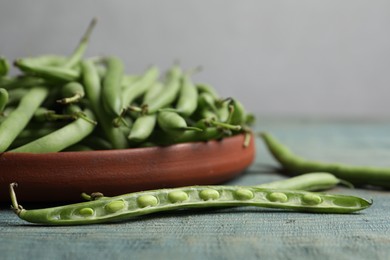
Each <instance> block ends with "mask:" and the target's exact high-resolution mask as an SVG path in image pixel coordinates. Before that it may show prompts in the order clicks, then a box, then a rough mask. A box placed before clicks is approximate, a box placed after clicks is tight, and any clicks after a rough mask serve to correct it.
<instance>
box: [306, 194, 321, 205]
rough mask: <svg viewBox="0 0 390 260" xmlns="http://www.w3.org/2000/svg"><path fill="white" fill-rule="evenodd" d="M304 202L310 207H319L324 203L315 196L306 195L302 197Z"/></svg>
mask: <svg viewBox="0 0 390 260" xmlns="http://www.w3.org/2000/svg"><path fill="white" fill-rule="evenodd" d="M302 202H303V203H305V204H308V205H318V204H320V203H321V202H322V199H321V197H320V196H318V195H315V194H305V195H303V196H302Z"/></svg>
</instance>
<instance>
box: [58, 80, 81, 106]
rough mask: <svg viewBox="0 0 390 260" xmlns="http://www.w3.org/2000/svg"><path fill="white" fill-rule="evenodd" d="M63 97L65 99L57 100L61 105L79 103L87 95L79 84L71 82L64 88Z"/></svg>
mask: <svg viewBox="0 0 390 260" xmlns="http://www.w3.org/2000/svg"><path fill="white" fill-rule="evenodd" d="M61 95H62V96H63V97H64V98H62V99H59V100H57V102H58V103H60V104H69V103H74V102H78V101H80V99H82V98H83V97H84V95H85V92H84V87H83V85H81V84H80V83H78V82H74V81H72V82H69V83H67V84H65V85H64V86H63V87H62V91H61Z"/></svg>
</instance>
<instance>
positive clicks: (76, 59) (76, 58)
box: [62, 18, 97, 68]
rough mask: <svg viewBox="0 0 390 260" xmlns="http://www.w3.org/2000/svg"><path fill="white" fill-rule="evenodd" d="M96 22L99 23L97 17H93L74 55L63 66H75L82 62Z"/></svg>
mask: <svg viewBox="0 0 390 260" xmlns="http://www.w3.org/2000/svg"><path fill="white" fill-rule="evenodd" d="M96 23H97V19H96V18H94V19H92V21H91V23H90V24H89V25H88V28H87V30H86V31H85V33H84V35H83V37H82V38H81V40H80V43H79V44H78V45H77V47H76V49H75V50H74V51H73V53H72V55H71V56H70V57H69V58H68V59H67V60H66V62H65V63H64V64H62V67H63V68H73V67H75V66H76V65H78V64H79V63H80V61H81V59H82V58H83V56H84V53H85V51H86V49H87V46H88V41H89V38H90V36H91V34H92V31H93V29H94V27H95V25H96Z"/></svg>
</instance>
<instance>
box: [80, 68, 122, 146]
mask: <svg viewBox="0 0 390 260" xmlns="http://www.w3.org/2000/svg"><path fill="white" fill-rule="evenodd" d="M81 67H82V76H83V85H84V87H85V93H86V97H87V99H88V100H89V101H90V102H89V103H90V106H91V108H92V110H93V111H94V113H95V115H96V117H97V121H98V126H100V127H101V128H102V130H103V132H104V135H105V136H106V138H107V139H108V140H109V141H110V143H111V144H112V146H113V148H114V149H124V148H127V145H128V144H127V138H126V136H125V135H123V133H122V132H121V130H120V129H119V128H118V127H114V126H113V124H112V123H111V117H110V116H109V115H107V114H106V113H105V112H104V110H103V109H101V108H100V104H101V103H100V100H101V95H102V86H101V83H100V77H99V74H98V71H97V68H96V66H95V64H94V63H93V61H92V60H84V61H82V62H81Z"/></svg>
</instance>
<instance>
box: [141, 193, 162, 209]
mask: <svg viewBox="0 0 390 260" xmlns="http://www.w3.org/2000/svg"><path fill="white" fill-rule="evenodd" d="M137 203H138V206H139V207H141V208H145V207H148V206H150V207H152V206H156V205H157V204H158V200H157V198H156V197H155V196H153V195H142V196H139V197H138V198H137Z"/></svg>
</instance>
